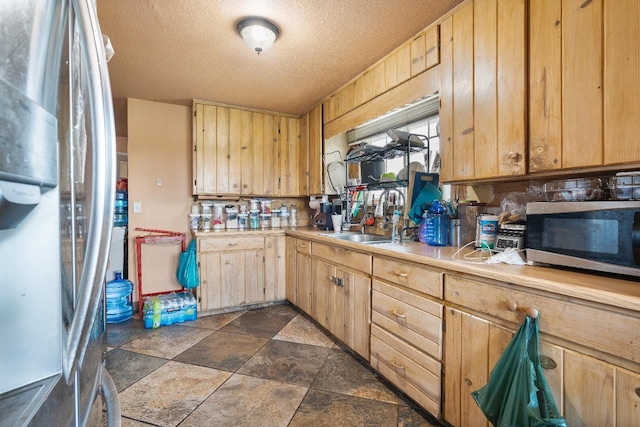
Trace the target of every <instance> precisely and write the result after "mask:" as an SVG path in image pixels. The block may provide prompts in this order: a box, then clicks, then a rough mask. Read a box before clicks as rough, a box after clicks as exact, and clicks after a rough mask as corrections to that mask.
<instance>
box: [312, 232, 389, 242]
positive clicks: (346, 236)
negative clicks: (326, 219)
mask: <svg viewBox="0 0 640 427" xmlns="http://www.w3.org/2000/svg"><path fill="white" fill-rule="evenodd" d="M323 236H325V237H331V238H334V239H338V240H345V241H347V242H354V243H391V242H392V240H391V237H389V236H380V235H378V234H361V233H327V234H323Z"/></svg>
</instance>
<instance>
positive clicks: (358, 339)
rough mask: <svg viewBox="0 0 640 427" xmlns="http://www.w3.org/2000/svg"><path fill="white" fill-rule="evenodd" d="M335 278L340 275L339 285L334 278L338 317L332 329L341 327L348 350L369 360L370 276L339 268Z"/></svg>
mask: <svg viewBox="0 0 640 427" xmlns="http://www.w3.org/2000/svg"><path fill="white" fill-rule="evenodd" d="M338 277H339V278H342V284H340V281H339V280H338V282H337V283H335V285H336V286H335V290H336V298H335V307H336V316H335V317H334V319H336V320H337V319H340V318H342V320H343V321H342V322H337V324H336V329H340V328H343V332H342V335H343V337H344V338H342V340H343V341H344V343H345V344H347V345H348V346H349V347H350V348H351V349H352V350H354V351H355V352H356V353H358V354H359V355H360V356H362V357H363V358H364V359H365V360H369V356H370V350H369V349H370V344H369V343H370V337H371V279H370V278H369V277H368V276H364V275H361V274H358V273H353V272H348V271H341V272H339V273H338ZM340 306H342V310H343V311H342V313H341V314H338V313H337V308H338V307H340Z"/></svg>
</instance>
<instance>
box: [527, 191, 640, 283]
mask: <svg viewBox="0 0 640 427" xmlns="http://www.w3.org/2000/svg"><path fill="white" fill-rule="evenodd" d="M527 261H533V262H539V263H545V264H551V265H560V266H567V267H574V268H581V269H588V270H596V271H600V272H605V273H616V274H624V275H630V276H636V277H640V201H587V202H535V203H528V204H527Z"/></svg>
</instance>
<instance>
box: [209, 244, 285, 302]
mask: <svg viewBox="0 0 640 427" xmlns="http://www.w3.org/2000/svg"><path fill="white" fill-rule="evenodd" d="M197 244H198V263H199V266H200V286H199V287H198V290H197V295H198V303H199V310H201V311H203V312H212V311H215V310H220V309H229V308H241V307H243V306H248V305H251V304H256V303H264V302H271V301H280V300H284V298H285V283H284V280H285V278H284V276H285V246H284V245H285V242H284V236H266V237H265V236H258V235H254V236H241V237H240V236H238V237H235V236H228V235H226V236H221V237H198V238H197Z"/></svg>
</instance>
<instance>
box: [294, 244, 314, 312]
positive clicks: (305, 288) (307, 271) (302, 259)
mask: <svg viewBox="0 0 640 427" xmlns="http://www.w3.org/2000/svg"><path fill="white" fill-rule="evenodd" d="M312 276H313V275H312V270H311V257H310V256H309V255H306V254H302V253H299V252H298V253H297V254H296V283H297V284H298V294H297V296H296V298H297V305H298V308H300V310H302V311H304V312H305V313H307V314H308V315H310V316H312V317H313V313H312V305H311V301H312V300H311V283H312V281H313V278H312Z"/></svg>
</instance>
